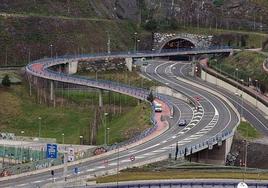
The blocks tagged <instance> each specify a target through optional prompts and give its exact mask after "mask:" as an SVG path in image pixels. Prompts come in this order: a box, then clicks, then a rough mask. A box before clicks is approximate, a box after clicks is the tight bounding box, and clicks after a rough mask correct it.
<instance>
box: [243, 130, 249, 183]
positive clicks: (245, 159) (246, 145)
mask: <svg viewBox="0 0 268 188" xmlns="http://www.w3.org/2000/svg"><path fill="white" fill-rule="evenodd" d="M247 136H248V130H247ZM244 141H245V158H244V162H245V164H244V181H245V175H246V171H247V159H248V142H247V140H246V139H245V140H244Z"/></svg>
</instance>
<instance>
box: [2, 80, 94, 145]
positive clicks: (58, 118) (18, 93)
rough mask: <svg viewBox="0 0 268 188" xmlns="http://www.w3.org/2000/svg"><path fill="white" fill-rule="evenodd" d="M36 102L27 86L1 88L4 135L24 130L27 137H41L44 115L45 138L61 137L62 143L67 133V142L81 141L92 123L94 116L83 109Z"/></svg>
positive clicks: (43, 133)
mask: <svg viewBox="0 0 268 188" xmlns="http://www.w3.org/2000/svg"><path fill="white" fill-rule="evenodd" d="M33 101H34V98H30V97H28V93H27V91H26V89H25V87H23V86H20V85H19V86H13V87H11V88H10V89H3V88H1V92H0V104H1V108H0V116H1V120H0V127H1V132H4V131H6V132H14V133H16V134H20V131H21V130H24V131H25V135H26V136H34V137H37V136H38V129H39V120H38V117H39V116H40V117H42V122H41V136H42V137H50V138H57V139H58V141H61V134H62V133H63V132H64V134H65V142H66V143H78V142H79V135H81V134H82V133H83V130H84V129H85V127H86V126H87V124H88V122H89V121H90V120H91V118H92V115H91V114H92V113H89V112H88V111H85V110H83V109H79V108H77V109H72V108H68V107H67V108H60V107H57V108H49V107H47V106H45V105H39V104H36V103H35V102H33Z"/></svg>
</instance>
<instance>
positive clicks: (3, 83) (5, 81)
mask: <svg viewBox="0 0 268 188" xmlns="http://www.w3.org/2000/svg"><path fill="white" fill-rule="evenodd" d="M10 84H11V82H10V79H9V76H8V75H7V74H6V75H5V76H4V78H3V80H2V85H3V86H5V87H9V86H10Z"/></svg>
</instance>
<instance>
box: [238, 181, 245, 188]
mask: <svg viewBox="0 0 268 188" xmlns="http://www.w3.org/2000/svg"><path fill="white" fill-rule="evenodd" d="M237 188H248V185H247V184H246V183H245V182H240V183H238V185H237Z"/></svg>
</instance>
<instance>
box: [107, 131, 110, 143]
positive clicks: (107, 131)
mask: <svg viewBox="0 0 268 188" xmlns="http://www.w3.org/2000/svg"><path fill="white" fill-rule="evenodd" d="M109 133H110V128H109V127H107V145H109Z"/></svg>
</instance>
